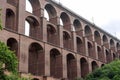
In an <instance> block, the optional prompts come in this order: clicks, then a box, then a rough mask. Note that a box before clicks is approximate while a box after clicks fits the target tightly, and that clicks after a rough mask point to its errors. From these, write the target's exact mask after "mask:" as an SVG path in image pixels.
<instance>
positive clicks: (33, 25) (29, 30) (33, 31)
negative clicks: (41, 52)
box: [25, 16, 41, 39]
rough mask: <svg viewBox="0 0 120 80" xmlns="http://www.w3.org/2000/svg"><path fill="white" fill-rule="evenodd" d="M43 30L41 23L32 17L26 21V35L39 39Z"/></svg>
mask: <svg viewBox="0 0 120 80" xmlns="http://www.w3.org/2000/svg"><path fill="white" fill-rule="evenodd" d="M40 32H41V28H40V26H39V22H38V21H37V20H36V19H35V18H34V17H32V16H28V17H27V18H26V21H25V35H26V36H30V37H33V38H37V39H39V38H40V37H41V35H40Z"/></svg>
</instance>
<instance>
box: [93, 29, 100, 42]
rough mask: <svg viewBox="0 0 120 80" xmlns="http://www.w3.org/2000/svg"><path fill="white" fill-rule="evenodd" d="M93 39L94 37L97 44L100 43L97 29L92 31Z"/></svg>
mask: <svg viewBox="0 0 120 80" xmlns="http://www.w3.org/2000/svg"><path fill="white" fill-rule="evenodd" d="M94 39H95V42H97V43H98V44H101V37H100V33H99V32H98V31H95V32H94Z"/></svg>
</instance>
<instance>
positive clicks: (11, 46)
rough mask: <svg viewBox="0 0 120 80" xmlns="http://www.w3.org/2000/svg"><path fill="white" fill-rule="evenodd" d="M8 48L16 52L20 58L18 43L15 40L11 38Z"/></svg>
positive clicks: (8, 41)
mask: <svg viewBox="0 0 120 80" xmlns="http://www.w3.org/2000/svg"><path fill="white" fill-rule="evenodd" d="M7 46H8V47H9V49H10V50H12V51H14V52H15V55H16V56H17V57H18V58H19V54H18V41H17V40H16V39H15V38H9V39H8V40H7Z"/></svg>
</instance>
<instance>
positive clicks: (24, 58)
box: [19, 36, 29, 73]
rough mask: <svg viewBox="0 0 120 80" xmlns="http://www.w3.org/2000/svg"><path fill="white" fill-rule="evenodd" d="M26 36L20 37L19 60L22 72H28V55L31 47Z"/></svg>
mask: <svg viewBox="0 0 120 80" xmlns="http://www.w3.org/2000/svg"><path fill="white" fill-rule="evenodd" d="M26 43H28V42H27V40H26V38H23V37H22V36H21V37H20V44H19V47H20V48H19V49H20V60H19V71H20V72H22V73H28V57H29V49H28V47H29V46H28V44H26Z"/></svg>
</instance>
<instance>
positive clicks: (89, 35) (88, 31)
mask: <svg viewBox="0 0 120 80" xmlns="http://www.w3.org/2000/svg"><path fill="white" fill-rule="evenodd" d="M84 33H85V37H86V38H87V39H89V40H92V30H91V28H90V26H89V25H86V26H85V28H84Z"/></svg>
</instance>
